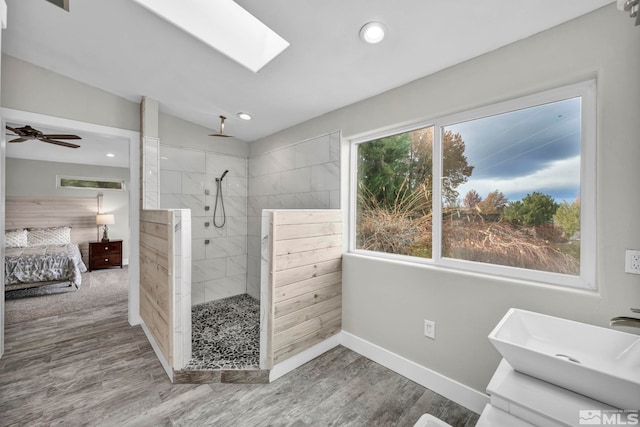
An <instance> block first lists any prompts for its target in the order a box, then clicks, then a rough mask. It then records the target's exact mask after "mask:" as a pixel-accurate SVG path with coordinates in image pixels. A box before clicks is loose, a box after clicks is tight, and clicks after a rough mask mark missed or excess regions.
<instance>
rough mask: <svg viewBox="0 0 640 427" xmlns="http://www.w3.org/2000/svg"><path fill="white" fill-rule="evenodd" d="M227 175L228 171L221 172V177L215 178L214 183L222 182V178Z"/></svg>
mask: <svg viewBox="0 0 640 427" xmlns="http://www.w3.org/2000/svg"><path fill="white" fill-rule="evenodd" d="M228 173H229V170H226V171H224V172H222V175H220V178H216V182H222V180H223V179H224V176H225V175H226V174H228Z"/></svg>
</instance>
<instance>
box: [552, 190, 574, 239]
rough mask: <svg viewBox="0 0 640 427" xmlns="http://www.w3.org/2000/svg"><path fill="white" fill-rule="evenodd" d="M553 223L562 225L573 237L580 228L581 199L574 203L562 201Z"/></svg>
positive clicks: (565, 231)
mask: <svg viewBox="0 0 640 427" xmlns="http://www.w3.org/2000/svg"><path fill="white" fill-rule="evenodd" d="M553 223H554V224H555V225H557V226H558V227H560V228H561V229H562V231H563V232H564V234H565V235H566V236H567V237H569V238H571V236H573V235H574V234H576V232H577V231H579V230H580V199H576V200H575V201H574V202H573V203H571V204H569V203H567V202H562V203H560V206H559V207H558V210H557V211H556V213H555V215H553Z"/></svg>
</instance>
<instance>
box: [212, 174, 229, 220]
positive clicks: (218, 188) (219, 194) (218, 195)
mask: <svg viewBox="0 0 640 427" xmlns="http://www.w3.org/2000/svg"><path fill="white" fill-rule="evenodd" d="M228 173H229V170H225V171H224V172H223V173H222V175H220V178H216V202H215V205H214V206H213V226H214V227H216V228H222V227H224V224H225V223H226V222H227V213H226V212H225V210H224V199H223V197H222V180H223V179H224V177H225V175H226V174H228ZM218 200H220V206H221V207H222V223H220V224H218V223H217V221H216V213H217V211H218Z"/></svg>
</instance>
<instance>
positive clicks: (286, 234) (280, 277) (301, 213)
mask: <svg viewBox="0 0 640 427" xmlns="http://www.w3.org/2000/svg"><path fill="white" fill-rule="evenodd" d="M270 234H271V238H270V243H271V257H272V260H271V267H270V269H271V271H270V279H269V280H270V286H271V299H272V315H273V322H272V330H271V332H270V334H271V335H272V342H271V349H272V352H273V363H280V362H282V361H284V360H286V359H288V358H290V357H291V356H293V355H295V354H297V353H300V352H301V351H303V350H306V349H308V348H310V347H312V346H314V345H316V344H318V343H320V342H322V341H324V340H326V339H327V338H329V337H331V336H333V335H335V334H337V333H338V332H340V330H341V329H342V213H341V211H339V210H297V211H296V210H285V211H273V212H271V219H270Z"/></svg>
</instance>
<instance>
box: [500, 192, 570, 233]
mask: <svg viewBox="0 0 640 427" xmlns="http://www.w3.org/2000/svg"><path fill="white" fill-rule="evenodd" d="M557 210H558V204H557V203H556V202H555V200H553V197H551V196H549V195H548V194H542V193H540V192H537V191H534V192H533V193H531V194H527V195H526V196H525V197H524V198H523V199H522V201H516V202H512V203H509V205H508V206H507V207H506V209H505V210H504V218H505V219H507V220H508V221H510V222H513V223H517V224H523V225H539V224H547V223H549V222H550V221H551V219H552V218H553V215H554V214H555V213H556V211H557Z"/></svg>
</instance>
